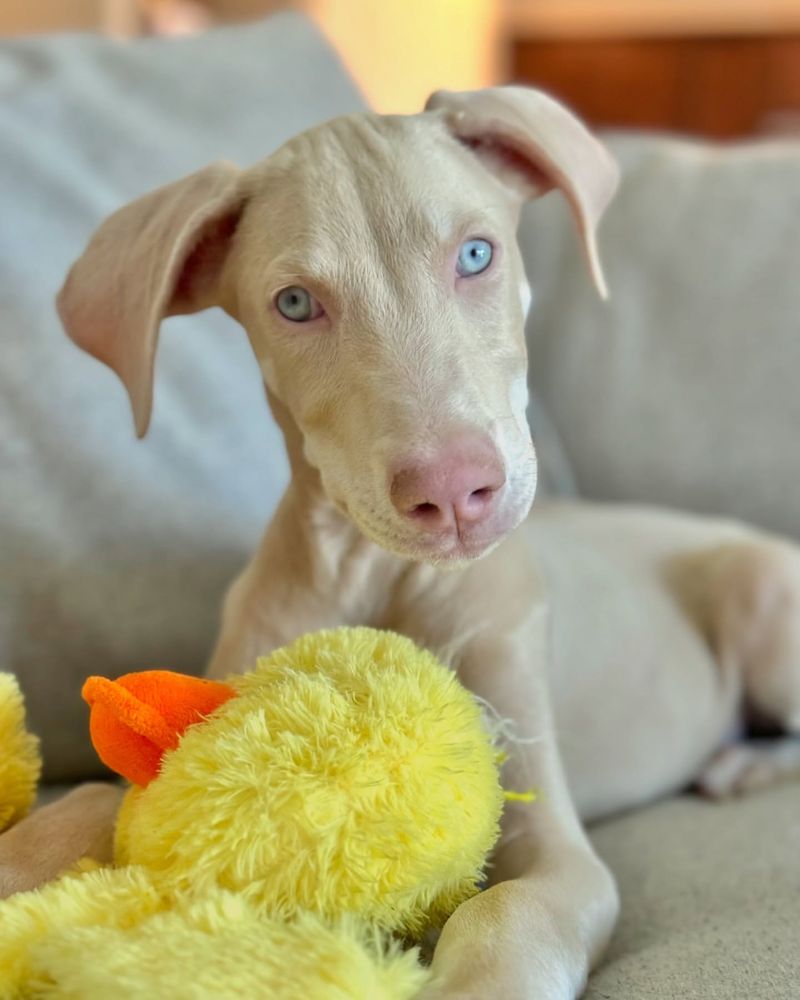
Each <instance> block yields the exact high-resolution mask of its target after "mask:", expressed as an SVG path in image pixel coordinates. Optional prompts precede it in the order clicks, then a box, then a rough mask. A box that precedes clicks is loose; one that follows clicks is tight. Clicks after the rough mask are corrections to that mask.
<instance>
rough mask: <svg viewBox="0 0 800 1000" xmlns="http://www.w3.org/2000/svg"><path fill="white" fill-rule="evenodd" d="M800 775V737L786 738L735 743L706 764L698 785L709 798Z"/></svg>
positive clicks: (723, 797) (720, 797) (729, 795)
mask: <svg viewBox="0 0 800 1000" xmlns="http://www.w3.org/2000/svg"><path fill="white" fill-rule="evenodd" d="M798 778H800V740H798V739H792V738H790V737H786V738H784V739H778V740H759V741H754V742H752V743H733V744H731V745H730V746H727V747H723V749H722V750H720V751H718V752H717V753H716V754H715V755H714V756H713V757H712V758H711V760H710V761H709V762H708V764H706V766H705V768H704V769H703V771H702V772H701V773H700V776H699V777H698V779H697V782H696V785H697V789H698V791H699V792H700V793H701V794H702V795H705V796H706V797H707V798H710V799H727V798H732V797H734V796H737V795H746V794H748V793H750V792H755V791H758V790H760V789H762V788H767V787H769V786H770V785H775V784H778V783H779V782H782V781H791V780H795V779H798Z"/></svg>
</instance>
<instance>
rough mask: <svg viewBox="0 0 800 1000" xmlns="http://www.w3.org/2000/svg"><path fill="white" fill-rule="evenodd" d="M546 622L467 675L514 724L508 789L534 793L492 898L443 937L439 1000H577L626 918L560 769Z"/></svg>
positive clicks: (496, 872) (515, 815) (453, 922)
mask: <svg viewBox="0 0 800 1000" xmlns="http://www.w3.org/2000/svg"><path fill="white" fill-rule="evenodd" d="M544 628H545V626H544V621H540V622H534V623H532V624H529V625H528V626H527V627H526V630H525V633H526V634H524V635H519V634H518V635H516V636H513V637H511V638H508V637H506V638H502V639H496V640H492V639H490V638H481V639H480V640H478V642H477V643H473V644H472V645H471V646H470V648H469V650H468V652H467V654H466V656H465V657H464V659H463V661H462V663H461V665H460V668H459V675H460V676H461V678H462V680H463V681H464V683H465V684H467V685H468V686H469V687H470V688H471V689H472V690H473V691H474V692H475V693H476V694H478V695H480V696H481V697H484V698H486V699H487V701H489V702H490V703H491V705H492V706H493V707H494V709H495V710H496V711H498V712H499V713H500V714H501V715H502V716H504V717H506V718H509V719H511V720H513V723H514V735H515V736H516V737H517V740H518V742H516V744H514V745H512V746H511V747H510V748H509V750H510V754H511V756H510V759H509V762H508V764H507V765H506V771H505V774H504V783H505V785H506V787H508V788H511V789H517V790H519V789H527V788H533V789H535V790H536V793H537V798H536V800H535V802H533V803H522V802H519V803H517V802H511V803H509V805H508V806H507V809H506V815H505V817H504V823H503V834H502V838H501V840H500V843H499V845H498V848H497V851H496V853H495V857H494V862H493V867H492V873H491V880H492V883H493V884H492V885H491V887H490V888H488V889H487V890H486V891H484V892H482V893H480V894H479V895H478V896H475V897H474V898H472V899H470V900H469V901H467V902H466V903H464V904H463V905H462V906H461V907H459V909H458V910H456V912H455V913H454V914H453V915H452V917H451V918H450V920H449V921H448V922H447V924H446V926H445V927H444V930H443V931H442V935H441V938H440V940H439V943H438V945H437V948H436V952H435V955H434V960H433V968H434V971H435V973H436V981H435V982H436V985H435V987H434V989H433V992H432V994H431V995H432V996H435V997H436V1000H440V998H442V1000H443V998H455V997H458V998H459V1000H466V998H475V1000H478V998H481V1000H487V998H492V997H502V998H503V1000H528V998H530V1000H572V998H574V997H578V996H580V994H581V993H582V992H583V989H584V986H585V983H586V978H587V976H588V974H589V971H590V970H591V968H592V967H593V965H594V964H595V963H596V962H597V961H598V960H599V958H600V956H601V955H602V953H603V950H604V948H605V946H606V944H607V942H608V939H609V937H610V935H611V932H612V930H613V928H614V924H615V921H616V917H617V912H618V896H617V890H616V886H615V884H614V880H613V878H612V876H611V874H610V873H609V871H608V869H607V868H606V867H605V865H604V864H603V863H602V862H601V861H600V859H599V858H598V857H597V855H596V854H595V853H594V851H593V849H592V847H591V844H590V843H589V841H588V839H587V837H586V834H585V832H584V830H583V828H582V826H581V824H580V821H579V819H578V816H577V814H576V812H575V808H574V806H573V803H572V800H571V798H570V795H569V791H568V789H567V785H566V781H565V777H564V772H563V768H562V765H561V761H560V759H559V753H558V748H557V745H556V740H555V734H554V731H553V718H552V712H551V708H550V702H549V697H548V692H547V678H546V671H545V663H544V659H543V657H544V655H545V636H544Z"/></svg>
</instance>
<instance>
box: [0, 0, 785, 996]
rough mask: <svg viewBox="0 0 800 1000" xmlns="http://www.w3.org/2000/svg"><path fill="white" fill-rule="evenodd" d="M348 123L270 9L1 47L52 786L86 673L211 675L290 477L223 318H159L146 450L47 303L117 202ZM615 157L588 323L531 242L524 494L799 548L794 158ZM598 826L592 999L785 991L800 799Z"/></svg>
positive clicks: (352, 99) (36, 626)
mask: <svg viewBox="0 0 800 1000" xmlns="http://www.w3.org/2000/svg"><path fill="white" fill-rule="evenodd" d="M361 103H362V102H361V99H360V97H359V96H358V94H357V93H356V92H355V89H354V88H353V86H352V84H351V83H350V82H349V80H348V79H347V77H346V75H345V74H344V72H343V70H342V69H341V67H340V66H339V64H338V62H337V60H336V58H335V56H334V55H333V54H332V53H331V52H330V51H329V49H328V47H327V46H326V45H325V43H324V42H323V41H322V40H321V39H320V37H319V36H318V35H317V34H316V32H315V31H314V30H313V29H312V28H311V26H310V25H309V24H308V23H307V22H305V21H303V20H301V19H298V18H296V17H291V16H281V17H277V18H274V19H272V20H270V21H267V22H264V23H263V24H261V25H256V26H250V27H245V28H237V29H229V30H224V31H220V32H216V33H214V34H212V35H209V36H205V37H199V38H194V39H186V40H180V41H169V42H165V41H148V42H142V43H137V44H135V45H133V46H130V47H122V46H120V45H118V44H115V43H112V42H108V41H103V40H100V39H92V38H87V37H79V36H75V37H66V38H58V39H40V40H37V41H29V42H27V41H26V42H22V41H20V42H15V43H5V44H3V45H2V46H0V147H2V150H3V154H2V156H0V198H1V199H2V208H3V225H2V227H0V306H1V307H2V315H3V323H4V337H3V349H2V355H1V356H0V475H1V476H2V488H0V663H2V664H3V666H4V667H5V668H6V669H9V668H10V669H12V670H14V671H15V672H16V673H17V674H18V675H19V676H20V678H21V681H22V684H23V687H24V689H25V692H26V695H27V698H28V702H29V705H30V714H31V723H32V725H33V726H34V728H35V729H36V730H37V731H38V732H39V733H40V734H41V735H42V738H43V744H44V750H45V754H46V759H47V765H46V767H47V777H48V780H49V781H50V782H71V781H75V780H79V779H81V778H84V777H87V776H91V775H93V774H97V773H98V766H97V763H96V761H95V758H94V755H93V753H92V751H91V748H90V747H89V744H88V740H87V739H86V714H85V710H84V707H83V706H82V704H81V702H80V699H79V697H78V691H79V687H80V683H81V680H82V678H83V677H84V676H85V675H86V674H87V673H89V672H93V671H102V672H105V673H109V674H115V673H122V672H124V671H127V670H134V669H142V668H145V667H148V666H166V667H171V668H173V669H182V670H187V671H195V672H197V671H199V670H200V669H201V667H202V663H203V660H204V658H205V655H206V653H207V650H208V647H209V644H210V642H211V640H212V636H213V633H214V630H215V627H216V621H217V615H218V607H219V602H220V598H221V595H222V593H223V590H224V588H225V585H226V583H227V581H228V580H230V578H231V577H232V576H233V574H234V573H235V572H236V570H237V568H238V567H239V566H240V565H241V563H242V562H243V560H244V559H245V557H246V555H247V552H248V550H249V549H250V548H251V547H252V545H253V544H254V542H255V540H256V538H257V536H258V534H259V531H260V530H261V528H262V526H263V523H264V521H265V520H266V519H267V517H268V516H269V514H270V512H271V510H272V509H273V507H274V505H275V503H276V501H277V498H278V496H279V495H280V492H281V490H282V488H283V486H284V484H285V482H286V474H287V473H286V463H285V458H284V456H283V452H282V448H281V443H280V437H279V435H278V432H277V430H276V428H275V427H274V425H273V424H272V422H271V420H270V418H269V416H268V413H267V411H266V408H265V404H264V399H263V392H262V390H261V386H260V383H259V377H258V371H257V368H256V366H255V364H254V362H253V361H252V360H251V358H250V355H249V351H248V348H247V345H246V342H245V340H244V337H243V335H242V334H241V333H240V332H239V331H238V330H236V329H235V327H234V326H233V325H232V324H231V323H230V322H229V321H228V320H227V319H226V318H225V317H224V316H222V315H218V314H214V313H212V314H207V315H201V316H197V317H193V318H191V319H178V320H174V321H170V323H169V324H168V328H167V331H166V335H165V336H164V338H163V341H162V348H161V350H160V357H159V371H158V377H157V387H156V406H155V417H154V423H153V427H152V431H151V433H150V436H149V437H148V438H147V440H146V442H145V443H137V442H136V441H135V440H134V437H133V432H132V425H131V421H130V417H129V414H128V410H127V404H126V401H125V398H124V394H123V391H122V389H121V387H120V386H119V385H118V384H117V382H116V381H115V380H114V379H113V378H112V377H111V375H110V374H108V373H107V372H105V371H104V370H103V369H101V368H100V366H99V365H97V364H96V363H95V362H93V361H92V360H91V359H89V358H88V357H85V356H83V355H81V354H80V353H79V352H78V351H77V350H76V349H74V348H73V347H72V346H71V345H70V344H69V343H68V342H67V341H66V338H65V337H64V336H63V334H62V332H61V330H60V328H59V326H58V323H57V320H56V318H55V314H54V311H53V308H52V299H53V296H54V293H55V291H56V289H57V287H58V284H59V282H60V280H61V278H62V276H63V274H64V272H65V270H66V267H67V265H68V264H69V262H70V260H71V258H73V257H74V255H75V254H76V252H77V251H78V250H79V249H80V247H81V246H82V244H83V241H84V239H85V238H86V236H87V235H88V233H89V232H90V230H91V229H92V227H93V226H94V225H95V224H96V223H97V222H98V221H99V219H100V218H101V217H102V216H103V215H105V214H106V213H107V212H109V211H110V210H111V209H113V208H114V207H116V206H117V205H118V204H120V203H121V202H123V201H125V200H127V199H129V198H131V197H133V196H135V195H137V194H139V193H141V192H142V191H144V190H146V189H148V188H150V187H153V186H155V185H157V184H160V183H163V182H166V181H167V180H170V179H172V178H174V177H177V176H179V175H180V174H182V173H185V172H188V171H190V170H192V169H194V168H196V167H197V166H199V165H201V164H203V163H205V162H207V161H209V160H212V159H215V158H218V157H228V158H230V159H233V160H236V161H239V162H242V163H246V162H250V161H253V160H255V159H256V158H258V157H260V156H262V155H264V154H265V153H267V152H269V151H270V150H271V149H273V148H275V147H276V146H277V145H278V144H279V143H280V142H281V141H283V140H284V139H285V138H287V137H288V136H290V135H291V134H292V133H294V132H295V131H297V130H299V129H302V128H303V127H305V126H307V125H310V124H312V123H313V122H315V121H319V120H322V119H324V118H327V117H330V116H332V115H334V114H338V113H340V112H345V111H349V110H353V109H356V108H359V107H360V106H361ZM609 141H610V143H611V145H612V147H613V149H614V150H615V152H616V153H617V155H618V156H619V158H620V160H621V162H622V164H623V168H624V180H623V186H622V190H621V194H620V196H619V198H618V200H617V202H616V204H615V206H614V207H613V209H612V211H611V213H610V214H609V217H608V220H607V222H606V223H605V224H604V227H603V231H602V237H601V240H602V244H603V249H604V252H605V256H606V262H607V270H608V276H609V279H610V284H611V287H612V290H613V293H614V297H613V299H612V302H611V303H610V304H609V305H608V306H601V305H599V304H598V303H597V302H596V300H595V299H594V297H593V295H592V293H591V289H590V287H589V285H588V281H587V279H586V276H585V274H584V270H583V267H582V264H581V261H580V259H579V252H578V248H577V245H576V241H575V238H574V236H573V235H572V233H571V230H570V227H569V223H568V219H567V216H566V212H565V210H564V208H563V206H562V205H561V204H560V203H559V202H558V200H557V199H554V198H553V199H546V200H545V201H544V202H542V203H540V204H538V205H535V206H533V207H532V208H531V210H530V211H529V212H528V213H526V216H525V219H524V222H523V225H522V228H521V239H522V243H523V247H524V249H525V254H526V261H527V263H528V266H529V270H530V274H531V278H532V281H533V284H534V287H535V307H534V310H533V313H532V316H531V321H530V329H529V340H530V347H531V384H532V388H533V389H534V392H535V396H534V403H533V405H532V410H531V416H532V422H533V426H534V434H535V437H536V440H537V445H538V446H539V450H540V454H541V457H542V461H543V466H544V482H545V485H546V486H547V488H549V489H550V490H551V491H561V492H570V491H577V492H579V493H581V494H584V495H587V496H591V497H595V498H600V499H607V500H614V501H626V500H645V501H652V502H658V503H666V504H675V505H680V506H684V507H687V508H691V509H695V510H699V511H707V512H714V513H725V514H727V515H731V516H744V517H748V518H750V519H752V520H754V521H756V522H758V523H760V524H762V525H764V526H766V527H768V528H771V529H774V530H780V531H782V532H785V533H789V534H793V535H794V536H795V537H798V538H800V489H799V488H798V483H800V449H798V429H800V393H798V391H797V372H798V371H800V281H798V278H799V277H800V225H798V220H800V150H798V148H797V147H790V146H785V147H771V148H769V149H766V148H765V149H750V150H748V149H741V150H730V151H720V152H715V151H709V150H705V149H703V148H701V147H696V146H690V145H687V144H683V143H677V142H674V141H671V140H665V139H656V138H648V137H635V136H634V137H625V136H615V137H610V139H609ZM52 793H53V792H52V788H51V792H50V794H52ZM593 835H594V838H595V842H596V844H597V846H598V849H599V850H600V852H601V853H602V854H603V855H604V857H606V858H607V859H608V861H609V863H610V864H611V866H612V867H613V869H614V871H615V872H616V874H617V876H618V878H619V882H620V886H621V889H622V897H623V917H622V921H621V923H620V927H619V930H618V932H617V934H616V936H615V938H614V941H613V942H612V946H611V950H610V952H609V955H608V958H607V960H606V962H605V964H604V966H603V967H602V968H601V969H600V970H598V972H597V973H596V974H595V976H594V977H593V978H592V981H591V983H590V986H589V992H588V996H590V997H592V998H594V1000H600V998H605V1000H609V998H613V1000H662V998H664V1000H666V998H671V997H681V998H720V1000H722V998H725V1000H738V998H742V1000H761V998H763V1000H779V998H790V997H797V996H800V986H798V983H799V982H800V975H798V973H800V853H799V852H798V846H800V786H797V787H791V786H787V787H785V788H783V789H776V790H774V791H770V792H766V793H764V794H762V795H759V796H757V797H753V798H751V799H749V800H746V801H743V802H735V803H731V804H727V805H711V804H708V803H706V802H702V801H699V800H697V799H695V798H693V797H691V796H688V795H687V796H683V797H680V798H677V799H674V800H671V801H667V802H663V803H660V804H657V805H654V806H652V807H650V808H649V809H646V810H643V811H641V812H639V813H637V814H634V815H630V816H625V817H622V818H620V819H617V820H615V821H613V822H607V823H604V824H602V825H600V826H598V827H597V828H596V829H595V830H594V831H593ZM535 946H536V943H535V942H531V947H532V948H534V947H535Z"/></svg>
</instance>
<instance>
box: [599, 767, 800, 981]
mask: <svg viewBox="0 0 800 1000" xmlns="http://www.w3.org/2000/svg"><path fill="white" fill-rule="evenodd" d="M593 839H594V843H595V846H596V847H597V849H598V851H599V852H600V854H601V855H602V856H603V857H604V858H605V859H606V861H607V862H608V863H609V865H610V866H611V868H612V870H613V871H614V873H615V874H616V876H617V880H618V883H619V887H620V893H621V896H622V916H621V919H620V922H619V926H618V927H617V930H616V933H615V934H614V937H613V939H612V942H611V947H610V949H609V951H608V954H607V956H606V959H605V962H604V963H603V966H602V968H600V969H599V970H598V971H597V972H596V973H595V975H594V976H593V977H592V979H591V982H590V985H589V990H588V991H587V993H586V997H587V1000H796V998H797V997H798V996H800V852H798V845H800V785H798V784H794V785H787V786H785V787H783V788H774V789H772V790H770V791H767V792H763V793H761V794H758V795H752V796H750V797H748V798H744V799H741V800H737V801H732V802H727V803H724V804H718V803H709V802H705V801H703V800H700V799H697V798H692V797H690V796H682V797H681V798H677V799H672V800H670V801H668V802H663V803H661V804H659V805H657V806H653V807H651V808H650V809H647V810H645V811H643V812H637V813H633V814H631V815H628V816H624V817H622V818H621V819H617V820H614V821H612V822H606V823H603V824H601V825H599V826H597V827H596V828H595V829H594V831H593Z"/></svg>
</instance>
